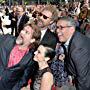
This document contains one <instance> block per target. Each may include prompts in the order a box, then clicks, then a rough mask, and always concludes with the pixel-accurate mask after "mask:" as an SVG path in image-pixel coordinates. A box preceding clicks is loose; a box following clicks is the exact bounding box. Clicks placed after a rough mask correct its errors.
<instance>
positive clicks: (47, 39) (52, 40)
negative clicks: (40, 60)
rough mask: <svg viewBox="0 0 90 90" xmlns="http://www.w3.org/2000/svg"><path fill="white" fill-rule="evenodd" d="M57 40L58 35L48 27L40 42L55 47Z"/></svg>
mask: <svg viewBox="0 0 90 90" xmlns="http://www.w3.org/2000/svg"><path fill="white" fill-rule="evenodd" d="M57 41H58V39H57V36H56V35H55V34H54V33H52V32H51V31H50V30H49V29H48V30H47V31H46V33H45V35H44V36H43V38H42V40H41V42H40V44H44V45H47V46H49V47H51V48H53V49H55V48H56V44H57Z"/></svg>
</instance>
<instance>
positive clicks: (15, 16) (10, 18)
mask: <svg viewBox="0 0 90 90" xmlns="http://www.w3.org/2000/svg"><path fill="white" fill-rule="evenodd" d="M13 19H15V20H13ZM9 20H11V28H12V27H17V20H18V17H17V15H14V12H11V13H9Z"/></svg>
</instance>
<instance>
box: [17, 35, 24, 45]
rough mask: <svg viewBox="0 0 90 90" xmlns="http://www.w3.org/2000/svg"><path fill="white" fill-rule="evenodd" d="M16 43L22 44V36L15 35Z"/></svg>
mask: <svg viewBox="0 0 90 90" xmlns="http://www.w3.org/2000/svg"><path fill="white" fill-rule="evenodd" d="M16 44H18V45H23V40H22V38H21V37H20V36H18V37H17V39H16Z"/></svg>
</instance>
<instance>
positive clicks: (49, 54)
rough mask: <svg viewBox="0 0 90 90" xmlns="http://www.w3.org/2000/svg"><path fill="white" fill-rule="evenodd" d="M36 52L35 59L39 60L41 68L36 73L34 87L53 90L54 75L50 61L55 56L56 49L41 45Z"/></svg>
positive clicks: (38, 89) (40, 89)
mask: <svg viewBox="0 0 90 90" xmlns="http://www.w3.org/2000/svg"><path fill="white" fill-rule="evenodd" d="M34 54H35V56H34V60H35V61H37V62H38V65H39V70H38V72H37V74H36V75H35V81H34V84H33V89H34V90H51V89H52V85H53V75H52V73H51V70H50V67H49V62H50V61H51V60H52V59H53V58H54V56H55V51H54V50H53V49H52V48H49V47H47V46H44V45H40V46H39V47H38V49H37V51H36V52H35V53H34Z"/></svg>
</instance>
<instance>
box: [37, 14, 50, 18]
mask: <svg viewBox="0 0 90 90" xmlns="http://www.w3.org/2000/svg"><path fill="white" fill-rule="evenodd" d="M38 16H43V18H44V19H48V18H49V17H47V16H46V15H43V14H42V13H38Z"/></svg>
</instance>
